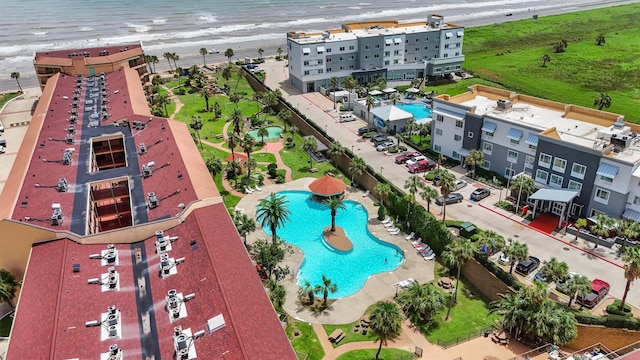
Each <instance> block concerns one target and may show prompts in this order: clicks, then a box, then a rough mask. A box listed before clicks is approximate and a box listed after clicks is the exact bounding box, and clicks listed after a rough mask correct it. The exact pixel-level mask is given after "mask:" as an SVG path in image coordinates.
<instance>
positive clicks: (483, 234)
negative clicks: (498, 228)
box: [478, 230, 505, 253]
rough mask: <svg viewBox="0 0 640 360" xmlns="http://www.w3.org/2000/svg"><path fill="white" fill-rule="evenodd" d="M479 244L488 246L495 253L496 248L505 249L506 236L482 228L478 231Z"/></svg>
mask: <svg viewBox="0 0 640 360" xmlns="http://www.w3.org/2000/svg"><path fill="white" fill-rule="evenodd" d="M478 245H479V246H483V245H484V246H486V247H487V249H488V250H489V249H491V251H490V253H493V251H495V250H496V249H503V248H504V246H505V241H504V237H503V236H502V235H500V234H498V233H497V232H495V231H493V230H481V231H480V232H479V233H478Z"/></svg>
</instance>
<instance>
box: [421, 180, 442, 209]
mask: <svg viewBox="0 0 640 360" xmlns="http://www.w3.org/2000/svg"><path fill="white" fill-rule="evenodd" d="M420 197H422V199H424V201H426V202H427V212H431V209H429V207H430V206H431V202H432V201H433V200H434V199H435V198H437V197H438V192H437V191H436V189H434V188H432V187H429V186H425V187H424V190H423V191H422V192H421V193H420Z"/></svg>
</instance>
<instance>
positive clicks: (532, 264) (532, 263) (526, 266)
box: [516, 256, 540, 276]
mask: <svg viewBox="0 0 640 360" xmlns="http://www.w3.org/2000/svg"><path fill="white" fill-rule="evenodd" d="M539 266H540V259H538V258H537V257H535V256H529V259H527V260H524V261H520V262H519V263H518V265H516V272H517V273H518V274H520V275H523V276H527V275H529V274H531V273H532V272H533V270H535V269H537V268H538V267H539Z"/></svg>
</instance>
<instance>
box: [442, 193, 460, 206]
mask: <svg viewBox="0 0 640 360" xmlns="http://www.w3.org/2000/svg"><path fill="white" fill-rule="evenodd" d="M462 199H464V196H462V194H460V193H451V194H449V196H447V205H449V204H455V203H459V202H461V201H462ZM443 203H444V197H443V196H439V197H438V198H437V199H436V204H438V205H442V204H443Z"/></svg>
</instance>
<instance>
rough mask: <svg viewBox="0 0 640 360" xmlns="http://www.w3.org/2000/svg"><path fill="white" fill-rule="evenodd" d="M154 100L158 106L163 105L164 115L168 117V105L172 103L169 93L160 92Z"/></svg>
mask: <svg viewBox="0 0 640 360" xmlns="http://www.w3.org/2000/svg"><path fill="white" fill-rule="evenodd" d="M154 100H155V102H156V106H159V107H162V108H163V109H164V116H165V117H168V116H169V113H168V110H167V105H169V104H171V99H170V98H169V94H167V93H160V94H158V95H156V96H155V98H154Z"/></svg>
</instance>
